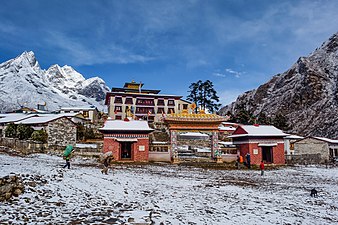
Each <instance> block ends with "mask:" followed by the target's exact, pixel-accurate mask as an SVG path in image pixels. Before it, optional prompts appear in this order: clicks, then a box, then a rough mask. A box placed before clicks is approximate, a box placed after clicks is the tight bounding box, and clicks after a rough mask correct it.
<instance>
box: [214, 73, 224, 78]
mask: <svg viewBox="0 0 338 225" xmlns="http://www.w3.org/2000/svg"><path fill="white" fill-rule="evenodd" d="M212 75H214V76H216V77H226V75H225V74H223V73H217V72H216V73H212Z"/></svg>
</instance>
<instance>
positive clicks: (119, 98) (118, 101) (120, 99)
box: [114, 97, 122, 103]
mask: <svg viewBox="0 0 338 225" xmlns="http://www.w3.org/2000/svg"><path fill="white" fill-rule="evenodd" d="M114 103H122V97H115V101H114Z"/></svg>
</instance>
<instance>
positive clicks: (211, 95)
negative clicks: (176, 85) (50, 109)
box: [187, 80, 221, 113]
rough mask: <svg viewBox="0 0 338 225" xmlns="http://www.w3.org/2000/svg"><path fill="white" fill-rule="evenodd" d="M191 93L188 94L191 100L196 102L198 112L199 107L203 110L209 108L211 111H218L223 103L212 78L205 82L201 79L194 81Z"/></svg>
mask: <svg viewBox="0 0 338 225" xmlns="http://www.w3.org/2000/svg"><path fill="white" fill-rule="evenodd" d="M189 88H190V91H189V92H190V94H189V95H188V96H187V99H188V100H189V101H192V102H194V103H195V104H196V109H195V111H196V113H197V110H198V108H200V109H202V110H206V109H208V110H209V111H210V112H211V113H213V112H215V111H217V110H218V109H219V107H220V106H221V104H219V103H218V102H219V97H218V96H217V92H216V90H215V89H214V85H213V83H212V82H211V81H210V80H206V81H205V82H203V81H201V80H199V81H197V82H196V83H192V84H191V85H190V86H189Z"/></svg>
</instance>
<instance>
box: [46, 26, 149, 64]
mask: <svg viewBox="0 0 338 225" xmlns="http://www.w3.org/2000/svg"><path fill="white" fill-rule="evenodd" d="M45 41H46V42H48V44H49V45H52V46H54V47H57V48H60V49H62V50H63V51H60V52H59V54H60V55H61V56H60V57H62V58H63V60H67V62H69V61H70V63H71V64H74V65H93V64H102V63H118V64H127V63H139V62H141V63H143V62H147V61H150V60H153V58H152V57H148V56H143V55H139V54H136V53H133V52H131V51H129V50H127V49H125V48H123V47H120V46H117V45H114V44H112V43H97V44H96V45H95V46H91V45H90V44H88V43H87V44H86V43H83V42H84V40H76V39H72V38H70V37H67V36H66V35H65V34H63V33H60V32H50V33H49V35H48V38H47V40H45Z"/></svg>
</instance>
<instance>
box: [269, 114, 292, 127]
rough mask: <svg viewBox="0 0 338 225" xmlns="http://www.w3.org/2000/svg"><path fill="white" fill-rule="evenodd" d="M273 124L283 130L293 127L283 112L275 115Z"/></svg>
mask: <svg viewBox="0 0 338 225" xmlns="http://www.w3.org/2000/svg"><path fill="white" fill-rule="evenodd" d="M272 124H273V125H274V126H275V127H277V128H278V129H281V130H283V131H287V130H290V129H291V127H290V126H289V124H288V121H287V118H286V117H285V116H284V115H283V114H281V113H277V114H276V116H275V117H274V119H273V121H272Z"/></svg>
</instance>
